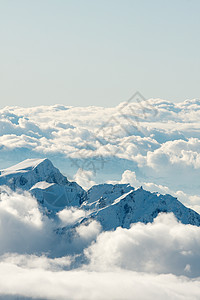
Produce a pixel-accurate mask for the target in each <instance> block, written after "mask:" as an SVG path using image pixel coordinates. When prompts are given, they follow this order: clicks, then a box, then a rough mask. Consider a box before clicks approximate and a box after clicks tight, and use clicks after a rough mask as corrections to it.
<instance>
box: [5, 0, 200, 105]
mask: <svg viewBox="0 0 200 300" xmlns="http://www.w3.org/2000/svg"><path fill="white" fill-rule="evenodd" d="M199 16H200V1H199V0H190V1H189V0H168V1H164V0H159V1H157V0H146V1H145V0H137V1H134V0H132V1H130V0H120V1H119V0H115V1H114V0H107V1H106V0H99V1H94V0H93V1H92V0H83V1H80V0H79V1H78V0H73V1H72V0H69V1H68V0H66V1H64V0H32V1H30V0H17V1H16V0H0V99H1V104H0V106H1V107H3V106H5V105H19V106H35V105H40V104H45V105H50V104H55V103H61V104H65V105H84V106H85V105H103V106H114V105H117V104H118V103H120V102H121V101H124V100H126V99H127V98H129V97H130V96H131V94H132V93H134V92H135V91H140V92H141V93H142V94H143V95H144V96H145V97H147V98H150V97H153V98H157V97H159V98H163V99H168V100H172V101H182V100H185V99H187V98H190V99H192V98H199V97H200V17H199Z"/></svg>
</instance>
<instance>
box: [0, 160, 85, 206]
mask: <svg viewBox="0 0 200 300" xmlns="http://www.w3.org/2000/svg"><path fill="white" fill-rule="evenodd" d="M0 185H7V186H9V187H10V188H11V189H12V190H14V191H15V190H27V191H29V192H30V193H31V194H32V195H33V196H35V198H36V199H37V200H38V201H39V202H40V203H41V204H42V205H43V206H44V207H47V208H48V209H49V210H60V209H63V208H64V207H66V206H80V203H81V199H82V197H83V196H84V195H85V191H84V190H83V189H82V188H81V187H80V186H79V185H78V184H77V183H75V182H70V181H68V180H67V178H66V177H65V176H63V175H62V174H61V173H60V171H59V170H58V169H57V168H55V167H54V166H53V164H52V163H51V161H50V160H48V159H27V160H25V161H23V162H21V163H19V164H17V165H15V166H12V167H10V168H7V169H5V170H1V171H0Z"/></svg>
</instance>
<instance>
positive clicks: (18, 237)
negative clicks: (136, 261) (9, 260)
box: [0, 187, 101, 257]
mask: <svg viewBox="0 0 200 300" xmlns="http://www.w3.org/2000/svg"><path fill="white" fill-rule="evenodd" d="M85 215H86V212H84V211H82V210H80V209H79V210H78V209H74V208H68V209H64V210H63V211H60V212H59V213H58V215H57V218H56V217H54V218H53V217H52V218H48V217H47V215H46V214H45V209H43V210H42V209H41V207H39V205H38V203H37V201H36V199H34V198H33V197H32V196H31V195H30V194H29V193H28V192H25V193H18V192H12V191H11V190H10V189H8V188H7V187H5V188H4V189H2V191H1V201H0V255H1V254H4V253H7V252H10V253H13V252H16V253H19V254H25V253H29V254H34V253H38V254H42V253H46V254H47V255H50V256H52V257H58V256H62V255H67V254H71V253H73V254H75V253H76V254H77V253H81V252H82V251H83V249H84V248H85V247H87V246H88V245H89V244H90V243H91V242H92V241H93V240H95V238H96V236H97V235H98V234H99V233H100V231H101V226H100V224H99V223H97V222H96V221H91V222H90V223H88V224H80V225H79V226H76V227H75V228H74V227H73V226H74V224H76V222H77V221H78V220H79V219H81V218H82V217H84V216H85ZM65 226H67V229H66V231H67V232H65V231H63V227H65ZM58 231H59V232H60V234H57V233H56V232H58Z"/></svg>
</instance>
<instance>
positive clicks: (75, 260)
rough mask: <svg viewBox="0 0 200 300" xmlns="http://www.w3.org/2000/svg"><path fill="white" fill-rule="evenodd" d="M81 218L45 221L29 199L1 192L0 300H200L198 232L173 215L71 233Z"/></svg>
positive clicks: (72, 213)
mask: <svg viewBox="0 0 200 300" xmlns="http://www.w3.org/2000/svg"><path fill="white" fill-rule="evenodd" d="M126 175H127V176H128V175H131V173H127V174H126ZM124 176H125V175H124ZM134 180H137V179H136V177H135V178H134ZM193 200H194V201H196V199H195V198H194V199H193ZM84 215H85V212H83V211H81V210H80V209H73V208H71V209H64V210H63V211H61V212H59V213H58V214H57V216H56V217H55V219H49V218H47V217H46V216H43V214H42V213H41V210H40V208H39V207H38V204H37V201H36V200H35V199H34V198H33V197H31V196H30V194H29V193H23V194H19V193H17V192H12V191H10V190H9V189H8V188H6V190H5V191H4V192H2V194H1V201H0V220H1V223H0V254H1V256H0V299H19V298H22V297H25V298H39V299H95V300H96V299H119V298H120V299H133V298H136V299H147V298H148V299H150V300H151V299H155V298H156V299H158V298H161V299H182V298H186V297H187V299H197V298H198V295H199V293H200V288H199V286H200V279H199V278H200V277H199V276H200V272H199V270H200V228H199V227H196V226H191V225H183V224H181V223H179V222H177V220H176V219H175V217H174V216H173V214H168V215H166V214H161V215H159V216H158V217H157V218H156V219H155V220H154V222H153V223H151V224H150V223H149V224H142V223H137V224H133V225H132V226H131V228H130V229H123V228H117V229H116V230H115V231H110V232H102V230H101V226H100V224H99V223H98V222H96V221H94V220H93V221H91V222H88V223H83V224H82V223H80V225H78V226H76V227H74V226H73V224H74V223H75V222H77V221H79V220H80V219H81V218H82V217H84ZM71 225H72V227H71V228H70V226H71ZM63 226H66V228H65V227H64V228H63ZM55 230H57V234H55ZM8 233H9V234H8ZM190 278H192V279H190Z"/></svg>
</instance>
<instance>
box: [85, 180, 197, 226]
mask: <svg viewBox="0 0 200 300" xmlns="http://www.w3.org/2000/svg"><path fill="white" fill-rule="evenodd" d="M106 188H108V189H106ZM92 190H93V188H92ZM95 190H97V191H98V186H96V187H95ZM100 190H102V186H101V185H100ZM108 190H110V185H104V191H105V192H104V193H102V196H101V197H100V198H99V199H97V200H95V201H94V202H92V203H90V202H87V201H86V202H85V203H83V204H82V207H84V208H85V209H91V210H92V212H91V213H90V214H89V215H88V217H87V219H90V218H92V219H96V220H97V221H99V222H100V223H101V225H102V227H103V229H104V230H112V229H116V228H117V227H118V226H122V227H124V228H129V227H130V224H132V223H136V222H143V223H148V222H152V221H153V219H154V218H155V217H157V215H158V214H159V213H161V212H163V213H169V212H173V213H174V215H175V216H176V218H177V219H178V220H179V221H181V222H182V223H183V224H192V225H196V226H200V215H199V214H198V213H196V212H195V211H193V210H192V209H190V208H187V207H185V206H184V205H183V204H182V203H181V202H180V201H178V200H177V198H174V197H172V196H171V195H161V194H159V193H151V192H148V191H145V190H143V188H142V187H141V188H139V189H137V190H135V189H134V188H132V187H131V186H130V185H114V186H113V188H112V190H111V192H110V193H109V192H108ZM91 193H92V192H91V191H90V190H89V191H88V194H89V195H91ZM120 193H121V195H120ZM87 197H88V196H87V195H86V199H87Z"/></svg>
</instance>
